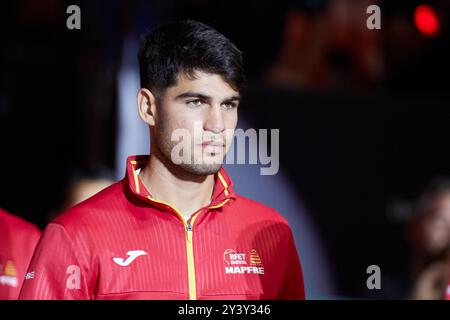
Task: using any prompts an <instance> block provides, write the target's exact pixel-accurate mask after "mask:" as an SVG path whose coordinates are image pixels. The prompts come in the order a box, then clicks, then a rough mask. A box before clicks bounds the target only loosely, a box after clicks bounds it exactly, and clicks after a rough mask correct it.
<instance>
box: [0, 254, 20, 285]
mask: <svg viewBox="0 0 450 320" xmlns="http://www.w3.org/2000/svg"><path fill="white" fill-rule="evenodd" d="M0 284H3V285H6V286H10V287H17V286H18V284H19V282H18V280H17V271H16V266H15V265H14V262H13V261H12V260H8V261H6V264H5V266H4V267H3V265H2V264H0Z"/></svg>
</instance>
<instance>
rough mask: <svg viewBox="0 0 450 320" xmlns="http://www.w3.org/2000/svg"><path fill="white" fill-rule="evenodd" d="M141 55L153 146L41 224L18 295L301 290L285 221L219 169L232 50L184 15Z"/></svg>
mask: <svg viewBox="0 0 450 320" xmlns="http://www.w3.org/2000/svg"><path fill="white" fill-rule="evenodd" d="M139 63H140V76H141V87H142V88H141V89H140V91H139V93H138V111H139V115H140V116H141V118H142V120H143V121H145V122H146V123H147V124H148V125H149V128H150V133H151V152H150V154H151V155H150V156H133V157H130V158H129V159H128V160H127V172H126V176H125V178H124V179H123V180H122V181H120V182H118V183H116V184H114V185H112V186H111V187H109V188H107V189H105V190H103V191H102V192H100V193H98V194H96V195H95V196H93V197H92V198H90V199H88V200H86V201H84V202H82V203H81V204H79V205H77V206H75V207H73V208H72V209H70V210H69V211H68V212H66V213H64V214H63V215H61V216H60V217H58V218H56V219H55V220H54V221H53V222H52V223H50V224H49V225H48V227H47V228H46V230H45V232H44V235H43V239H42V241H41V243H40V245H39V247H38V248H37V250H36V253H35V256H34V259H33V261H32V263H31V266H30V268H29V272H30V273H31V272H32V273H33V277H29V279H27V280H26V281H25V284H24V286H23V288H22V291H21V299H304V298H305V293H304V285H303V276H302V270H301V267H300V263H299V259H298V256H297V252H296V248H295V244H294V239H293V236H292V233H291V230H290V228H289V226H288V223H287V222H286V220H285V219H284V218H283V217H281V216H280V215H279V214H278V213H277V212H276V211H275V210H274V209H271V208H268V207H266V206H264V205H262V204H260V203H257V202H255V201H252V200H250V199H246V198H244V197H242V196H239V195H237V194H236V193H235V192H234V191H233V187H232V182H231V180H230V178H229V177H228V175H227V173H226V172H225V170H224V169H223V168H222V161H223V158H224V156H225V153H226V151H227V150H228V147H229V146H230V143H231V138H232V136H233V132H234V129H235V127H236V124H237V119H238V115H237V106H238V104H239V100H240V89H241V86H242V83H243V68H242V56H241V52H240V51H239V50H238V49H237V48H236V47H235V46H234V45H233V44H232V43H231V42H230V41H229V40H228V39H227V38H225V37H224V36H223V35H222V34H220V33H218V32H217V31H215V30H214V29H212V28H210V27H208V26H206V25H204V24H202V23H199V22H195V21H190V20H188V21H182V22H176V23H171V24H167V25H164V26H161V27H159V28H157V29H156V30H155V31H153V32H152V33H150V34H148V35H146V36H145V38H144V41H143V43H142V45H141V48H140V52H139ZM195 131H197V134H195ZM198 132H200V134H198ZM178 133H183V134H185V135H184V137H185V138H186V136H188V138H187V139H185V140H184V142H185V143H184V144H183V148H182V149H181V152H174V151H179V150H178V147H179V145H178V143H177V142H176V141H177V140H176V139H173V136H174V135H177V134H178ZM186 133H187V135H186ZM186 142H187V143H186ZM181 154H183V158H182V159H181V160H182V161H180V159H179V157H178V155H181Z"/></svg>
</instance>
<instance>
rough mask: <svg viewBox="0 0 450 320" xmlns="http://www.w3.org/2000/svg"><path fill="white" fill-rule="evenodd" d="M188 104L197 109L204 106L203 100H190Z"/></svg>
mask: <svg viewBox="0 0 450 320" xmlns="http://www.w3.org/2000/svg"><path fill="white" fill-rule="evenodd" d="M187 104H188V105H190V106H194V107H197V106H200V105H201V104H202V100H200V99H195V100H189V101H187Z"/></svg>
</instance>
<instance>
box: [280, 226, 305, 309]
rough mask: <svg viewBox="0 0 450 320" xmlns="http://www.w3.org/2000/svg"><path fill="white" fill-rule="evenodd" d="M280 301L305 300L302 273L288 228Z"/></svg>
mask: <svg viewBox="0 0 450 320" xmlns="http://www.w3.org/2000/svg"><path fill="white" fill-rule="evenodd" d="M277 298H278V299H280V300H305V299H306V297H305V286H304V282H303V271H302V266H301V264H300V260H299V258H298V254H297V249H296V247H295V242H294V237H293V236H292V232H291V230H290V228H289V232H288V244H287V264H286V271H285V273H284V280H283V283H282V286H281V290H280V293H279V295H278V297H277Z"/></svg>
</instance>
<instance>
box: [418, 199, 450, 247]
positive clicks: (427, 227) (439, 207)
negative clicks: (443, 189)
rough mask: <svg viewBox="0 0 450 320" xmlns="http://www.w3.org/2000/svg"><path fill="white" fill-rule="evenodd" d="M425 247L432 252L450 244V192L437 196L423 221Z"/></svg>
mask: <svg viewBox="0 0 450 320" xmlns="http://www.w3.org/2000/svg"><path fill="white" fill-rule="evenodd" d="M423 233H424V244H423V245H424V247H425V249H426V250H427V251H428V252H430V253H436V252H440V251H441V250H443V249H445V248H447V247H448V246H449V245H450V193H445V194H442V195H440V196H437V197H436V198H435V199H434V200H433V203H432V205H431V208H430V210H429V212H428V214H427V216H426V217H425V218H424V222H423Z"/></svg>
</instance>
